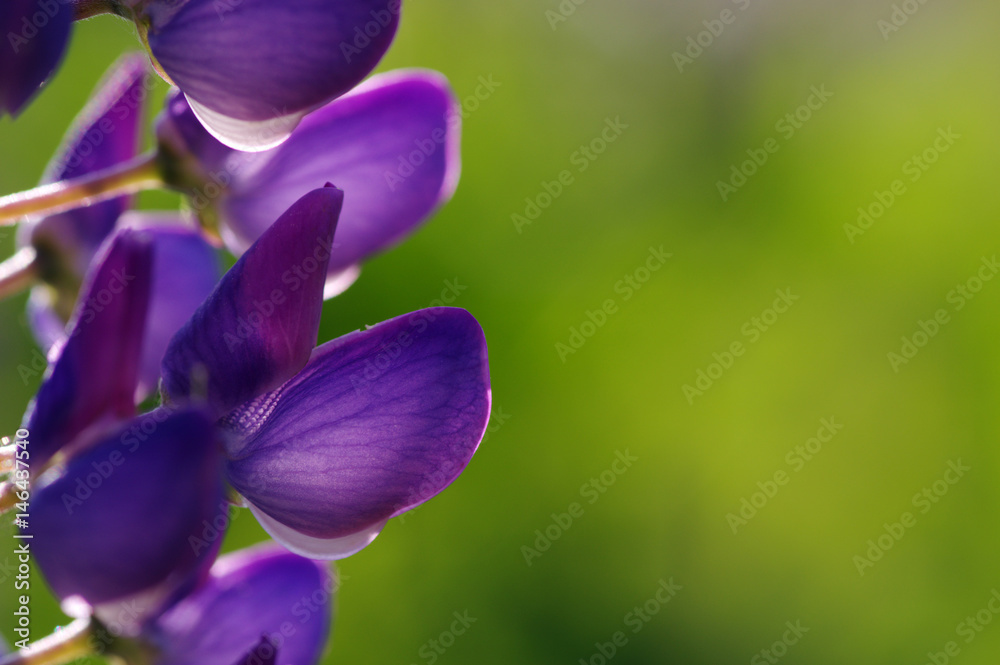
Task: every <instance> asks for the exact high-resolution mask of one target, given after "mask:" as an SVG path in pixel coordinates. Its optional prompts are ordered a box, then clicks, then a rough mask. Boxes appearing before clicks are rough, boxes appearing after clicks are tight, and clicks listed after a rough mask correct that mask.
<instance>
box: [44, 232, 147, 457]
mask: <svg viewBox="0 0 1000 665" xmlns="http://www.w3.org/2000/svg"><path fill="white" fill-rule="evenodd" d="M152 260H153V252H152V239H151V238H150V237H149V236H148V235H146V234H145V233H143V232H141V231H130V230H124V231H120V232H119V233H117V234H116V235H115V236H113V237H112V238H111V239H110V240H109V241H108V243H107V244H106V245H105V248H104V250H103V252H102V253H101V254H99V255H98V257H97V258H96V259H95V264H94V269H93V271H92V272H91V273H90V274H89V275H88V281H87V283H86V284H85V285H84V288H83V290H82V293H83V295H82V297H81V298H80V301H79V303H78V304H77V308H76V310H75V312H74V315H73V319H72V321H71V322H70V329H69V337H68V338H67V339H66V341H65V345H64V346H63V347H62V348H61V349H59V348H56V349H53V352H52V353H50V360H52V359H53V356H54V361H53V364H51V365H50V366H49V370H48V372H47V373H46V375H45V378H44V379H43V381H42V385H41V387H40V388H39V390H38V395H37V396H36V397H35V400H34V402H33V403H32V405H31V406H29V409H28V413H27V414H25V419H24V422H25V427H27V428H28V429H29V430H30V431H31V442H32V465H33V468H35V469H41V468H42V465H44V464H45V463H46V462H47V461H48V460H49V459H50V458H51V457H52V456H53V455H54V454H55V453H56V452H58V451H59V450H60V449H61V448H63V447H64V446H66V445H68V444H70V443H72V444H74V445H75V446H81V445H85V443H86V439H88V438H89V437H92V436H93V435H94V433H95V432H98V433H99V430H100V429H101V428H102V427H104V426H106V425H107V424H108V423H109V422H114V421H116V420H120V419H123V418H128V417H129V416H131V415H132V414H133V413H134V412H135V403H134V401H133V395H134V393H135V387H136V382H137V375H138V366H139V353H140V348H141V344H142V334H143V327H144V325H145V320H146V311H147V303H148V300H149V289H150V283H151V280H152ZM88 430H90V432H88Z"/></svg>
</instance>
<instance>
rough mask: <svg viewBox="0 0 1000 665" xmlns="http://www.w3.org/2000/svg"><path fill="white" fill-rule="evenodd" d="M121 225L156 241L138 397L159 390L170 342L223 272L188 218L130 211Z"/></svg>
mask: <svg viewBox="0 0 1000 665" xmlns="http://www.w3.org/2000/svg"><path fill="white" fill-rule="evenodd" d="M121 225H122V226H123V227H127V228H141V229H144V231H145V232H146V233H148V234H149V235H150V236H151V237H152V239H153V252H154V261H153V282H152V290H151V297H150V304H149V314H148V315H147V319H146V334H145V339H144V341H143V347H142V361H141V367H140V372H139V395H138V399H137V401H141V400H142V398H143V397H145V396H146V395H148V394H150V393H152V392H153V391H155V390H156V387H157V384H158V383H159V380H160V364H161V363H162V362H163V356H164V353H165V352H166V350H167V344H169V343H170V340H171V338H172V337H173V336H174V335H175V334H176V333H177V331H178V330H180V329H181V326H183V325H184V324H185V323H187V321H188V319H190V318H191V315H192V314H194V313H195V311H196V310H197V309H198V307H199V306H200V305H201V304H202V303H203V302H204V301H205V299H206V298H207V297H208V296H209V294H210V293H211V292H212V289H213V288H215V285H216V284H217V283H218V281H219V277H220V276H221V269H220V266H219V260H218V257H217V256H216V253H215V249H214V248H213V247H212V246H211V245H209V244H208V242H206V241H205V239H204V238H203V237H202V235H201V233H199V232H198V231H197V230H196V229H195V228H193V227H192V226H191V225H190V224H187V223H185V220H184V218H183V217H181V216H180V215H177V214H172V213H164V214H161V215H159V216H153V215H150V214H148V213H126V214H125V215H124V216H123V217H122V219H121Z"/></svg>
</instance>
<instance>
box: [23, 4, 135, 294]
mask: <svg viewBox="0 0 1000 665" xmlns="http://www.w3.org/2000/svg"><path fill="white" fill-rule="evenodd" d="M54 1H55V0H54ZM147 70H148V67H147V62H146V58H145V56H143V55H140V54H132V55H127V56H124V57H122V58H121V59H120V60H119V61H118V62H117V63H115V65H114V66H112V67H111V68H110V69H109V70H108V74H107V75H106V77H105V79H104V81H102V82H101V84H100V85H99V86H98V88H97V90H96V91H95V92H94V94H93V96H92V97H91V99H90V101H89V102H88V103H87V105H86V106H85V107H84V109H83V111H81V112H80V114H79V115H77V117H76V119H75V120H74V121H73V125H72V126H71V127H70V129H69V130H68V131H67V132H66V135H65V137H64V138H63V143H62V145H61V146H60V147H59V149H58V150H57V151H56V154H55V156H54V157H53V158H52V161H50V162H49V165H48V167H47V168H46V171H45V174H44V176H43V177H42V183H43V184H44V183H51V182H57V181H59V180H67V179H71V178H78V177H80V176H84V175H88V174H91V173H94V172H96V171H100V170H101V169H105V168H108V167H110V166H114V165H115V164H120V163H122V162H127V161H128V160H130V159H132V158H133V157H135V156H136V154H137V153H138V151H139V147H140V143H139V138H140V131H141V128H142V123H143V120H144V115H145V99H146V96H147V94H148V93H147V90H146V83H147ZM131 202H132V197H131V196H121V197H118V198H115V199H111V200H109V201H104V202H102V203H98V204H95V205H92V206H87V207H84V208H78V209H76V210H73V211H70V212H66V213H61V214H58V215H52V216H49V217H45V218H42V219H38V220H33V221H31V223H29V224H24V225H22V227H21V229H20V230H19V232H20V234H21V238H20V240H21V244H22V245H27V244H31V245H33V246H34V247H35V248H36V250H37V251H38V252H39V254H40V255H41V257H42V260H43V265H48V264H47V263H45V262H49V263H53V264H54V265H51V266H50V267H49V269H50V270H52V271H58V270H65V271H68V272H70V273H72V275H71V276H61V275H50V276H49V277H50V281H53V280H56V281H58V280H59V279H68V278H70V277H75V279H76V280H79V279H80V276H82V275H83V273H84V272H86V270H87V267H88V266H89V265H90V261H91V259H92V258H93V255H94V252H95V251H97V248H98V247H99V246H100V244H101V243H102V242H103V241H104V239H105V238H106V237H107V236H108V234H110V233H111V230H112V229H113V228H114V225H115V222H116V221H117V219H118V216H119V215H121V214H122V213H123V212H125V210H127V209H128V208H129V206H130V205H131ZM56 262H58V263H56Z"/></svg>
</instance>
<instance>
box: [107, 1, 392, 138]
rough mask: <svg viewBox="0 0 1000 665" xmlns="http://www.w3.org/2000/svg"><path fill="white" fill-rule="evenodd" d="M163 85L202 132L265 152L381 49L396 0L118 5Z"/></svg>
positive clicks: (360, 73) (351, 81) (354, 79)
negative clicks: (181, 100)
mask: <svg viewBox="0 0 1000 665" xmlns="http://www.w3.org/2000/svg"><path fill="white" fill-rule="evenodd" d="M124 4H126V5H128V7H125V8H123V11H124V12H125V13H130V14H131V15H132V18H133V19H134V20H135V22H136V25H137V26H138V27H139V31H140V34H142V35H144V39H145V41H146V43H147V44H148V46H149V50H150V52H151V54H152V56H153V58H154V60H155V63H156V64H157V66H158V69H159V70H160V71H161V72H162V73H164V74H165V77H166V78H167V79H168V80H169V81H171V82H173V83H175V84H176V85H177V86H178V87H179V88H180V89H181V91H182V92H183V93H184V95H185V96H186V97H187V98H188V100H189V101H190V103H191V106H192V107H193V109H194V112H195V113H196V114H197V115H198V118H199V119H200V120H201V121H202V122H203V123H204V124H205V126H206V127H207V128H208V130H209V131H210V132H211V133H212V134H213V135H214V136H216V137H217V138H219V140H221V141H223V142H224V143H226V144H227V145H230V146H233V147H235V148H240V149H243V150H261V149H266V148H269V147H273V146H275V145H277V144H278V143H280V142H281V141H283V140H284V139H285V138H287V136H288V134H289V133H290V132H291V131H292V129H294V128H295V126H296V125H297V124H298V122H299V120H301V119H302V117H303V116H304V115H306V114H307V113H308V112H310V111H312V110H314V109H316V108H319V107H320V106H322V105H323V104H325V103H327V102H329V101H330V100H332V99H334V98H336V97H338V96H340V95H342V94H344V93H345V92H347V91H348V90H350V89H351V88H353V87H354V86H355V85H357V84H358V83H359V82H360V81H361V80H362V79H363V78H364V77H365V76H366V75H367V74H368V73H369V72H371V71H372V70H373V69H374V68H375V65H376V64H378V62H379V60H381V58H382V56H383V55H384V54H385V52H386V51H387V50H388V48H389V45H390V43H391V42H392V39H393V36H394V35H395V33H396V27H397V25H398V22H399V11H400V4H401V0H337V1H336V2H331V1H330V0H282V1H281V2H274V1H273V0H184V1H181V2H178V0H125V2H124Z"/></svg>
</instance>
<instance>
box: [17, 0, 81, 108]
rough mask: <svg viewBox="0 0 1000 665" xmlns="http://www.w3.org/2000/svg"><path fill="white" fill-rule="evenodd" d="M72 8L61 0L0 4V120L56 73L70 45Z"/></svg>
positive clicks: (21, 105)
mask: <svg viewBox="0 0 1000 665" xmlns="http://www.w3.org/2000/svg"><path fill="white" fill-rule="evenodd" d="M72 21H73V9H72V7H71V6H70V5H69V4H67V3H66V2H63V1H62V0H4V2H3V3H0V35H2V36H3V42H4V43H3V47H2V48H0V72H2V75H0V117H3V116H4V114H7V113H9V114H10V115H12V116H15V117H16V116H17V115H18V114H19V113H20V112H21V110H22V109H23V108H24V107H25V106H26V105H27V103H28V101H29V100H30V99H31V98H32V97H34V96H35V94H37V93H38V91H39V90H40V89H41V86H42V85H43V84H44V83H45V81H46V79H48V78H49V76H50V75H51V74H52V73H53V72H54V71H55V70H56V67H58V66H59V62H60V61H61V60H62V57H63V54H64V53H65V51H66V45H67V44H68V43H69V33H70V28H71V23H72Z"/></svg>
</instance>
